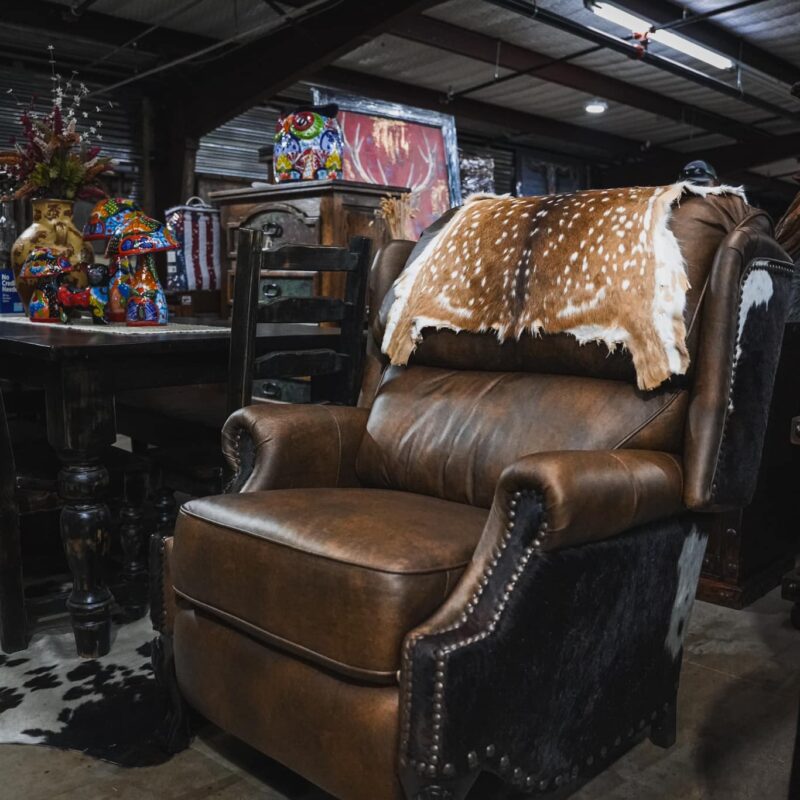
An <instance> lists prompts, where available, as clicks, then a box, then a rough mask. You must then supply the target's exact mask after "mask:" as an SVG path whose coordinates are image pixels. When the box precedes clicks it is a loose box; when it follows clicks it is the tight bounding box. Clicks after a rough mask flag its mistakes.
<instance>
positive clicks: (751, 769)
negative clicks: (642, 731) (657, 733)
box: [0, 590, 800, 800]
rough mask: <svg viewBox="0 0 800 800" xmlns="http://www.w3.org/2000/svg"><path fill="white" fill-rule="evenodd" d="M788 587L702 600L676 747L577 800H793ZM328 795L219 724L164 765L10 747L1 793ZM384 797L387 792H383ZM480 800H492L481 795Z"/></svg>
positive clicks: (793, 640)
mask: <svg viewBox="0 0 800 800" xmlns="http://www.w3.org/2000/svg"><path fill="white" fill-rule="evenodd" d="M788 614H789V605H788V603H785V602H783V601H781V599H780V597H779V595H778V592H777V590H776V591H774V592H772V593H771V594H769V595H768V596H767V597H765V598H763V599H762V600H760V601H759V602H757V603H755V604H754V605H753V606H751V607H750V608H749V609H747V610H745V611H739V612H737V611H730V610H728V609H724V608H719V607H717V606H712V605H708V604H705V603H698V604H697V605H696V606H695V611H694V615H693V618H692V623H691V626H690V629H689V634H688V639H687V644H686V653H685V657H684V668H683V678H682V682H681V692H680V712H679V732H678V741H677V743H676V745H675V746H674V747H673V748H671V749H670V750H668V751H664V750H660V749H659V748H657V747H654V746H653V745H652V744H650V743H649V742H647V741H645V742H642V743H641V744H639V745H638V746H637V747H636V748H634V749H633V750H632V751H631V752H630V753H628V754H627V755H626V756H625V757H623V758H622V759H621V760H619V761H618V762H617V763H616V764H615V765H614V766H613V767H611V768H610V769H609V770H607V771H606V772H605V773H603V774H602V775H600V776H599V777H597V778H596V779H595V780H594V781H592V782H591V783H590V784H587V785H586V786H585V787H583V789H581V790H580V791H579V792H578V793H576V794H574V795H573V796H572V800H667V799H669V800H787V799H788V783H789V772H790V763H791V758H792V748H793V744H794V734H795V724H796V719H797V709H798V694H799V693H800V631H796V630H794V629H793V628H792V627H791V626H790V625H789V622H788ZM66 798H80V799H81V800H107V799H108V800H111V798H114V799H115V800H154V799H155V798H157V799H158V800H199V799H200V798H213V799H214V800H250V798H261V799H262V800H263V799H266V800H329V795H326V794H325V793H324V792H321V791H319V790H318V789H315V788H314V787H313V786H311V785H309V784H308V783H306V782H305V781H303V780H302V779H301V778H299V777H297V776H296V775H293V774H292V773H290V772H289V771H288V770H286V769H284V768H282V767H280V766H279V765H277V764H276V763H274V762H272V761H269V760H268V759H265V758H264V757H262V756H261V755H259V754H258V753H256V752H255V751H253V750H251V749H250V748H248V747H246V746H245V745H242V744H241V743H238V742H236V741H235V740H233V739H232V738H231V737H228V736H226V735H224V734H222V733H221V732H219V731H217V730H216V729H213V728H209V729H207V730H205V731H203V732H202V733H201V735H200V736H198V738H197V739H196V740H195V743H194V744H193V746H192V747H191V748H190V749H188V750H186V751H185V752H183V753H181V754H179V755H178V756H176V757H175V758H173V759H172V760H171V761H169V762H168V763H166V764H164V765H162V766H159V767H148V768H141V769H133V770H125V769H122V768H120V767H115V766H111V765H109V764H106V763H104V762H101V761H95V760H93V759H91V758H89V757H87V756H83V755H81V754H79V753H74V752H64V751H58V750H51V749H48V748H43V747H29V746H28V747H26V746H17V745H2V746H0V800H56V799H58V800H66ZM375 800H380V799H379V798H376V799H375ZM475 800H485V799H484V798H475Z"/></svg>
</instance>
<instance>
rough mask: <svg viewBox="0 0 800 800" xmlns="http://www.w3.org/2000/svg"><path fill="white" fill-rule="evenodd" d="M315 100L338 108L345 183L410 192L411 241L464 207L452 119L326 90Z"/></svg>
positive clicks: (421, 110) (420, 110)
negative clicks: (450, 211) (449, 212)
mask: <svg viewBox="0 0 800 800" xmlns="http://www.w3.org/2000/svg"><path fill="white" fill-rule="evenodd" d="M314 98H315V102H335V103H336V104H337V105H338V106H339V116H338V120H339V124H340V126H341V129H342V134H343V137H344V178H345V180H348V181H360V182H364V183H375V184H384V185H386V186H405V187H408V188H409V189H411V192H412V197H411V200H412V204H413V206H414V217H413V220H412V228H413V230H410V231H409V232H408V235H409V236H413V237H414V238H419V235H420V234H421V233H422V231H423V230H425V228H427V227H428V226H429V225H431V224H432V223H433V222H435V221H436V220H437V219H438V218H439V217H440V216H441V215H442V214H443V213H444V212H445V211H447V210H448V209H449V208H450V207H451V206H454V205H459V204H460V203H461V187H460V180H459V170H458V147H457V143H456V136H455V124H454V121H453V118H452V117H451V116H448V115H446V114H439V113H437V112H433V111H426V110H423V109H415V108H409V107H408V106H401V105H398V104H394V103H384V102H382V101H377V100H370V99H368V98H359V97H353V96H350V95H341V94H332V93H327V92H324V91H323V90H316V91H315V95H314Z"/></svg>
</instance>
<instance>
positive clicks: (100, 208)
mask: <svg viewBox="0 0 800 800" xmlns="http://www.w3.org/2000/svg"><path fill="white" fill-rule="evenodd" d="M140 213H141V209H140V208H139V205H138V204H137V203H136V202H134V201H133V200H130V199H128V198H127V197H106V198H104V199H103V200H100V201H99V202H98V203H97V204H96V205H95V207H94V208H93V209H92V212H91V214H89V219H88V221H87V222H86V224H85V225H84V226H83V238H84V240H85V241H87V242H91V241H96V240H103V239H108V238H109V237H110V236H111V234H112V233H114V231H115V230H116V229H117V228H118V227H119V226H120V225H123V224H124V223H125V222H127V221H128V220H129V219H130V218H131V217H132V216H133V215H134V214H140Z"/></svg>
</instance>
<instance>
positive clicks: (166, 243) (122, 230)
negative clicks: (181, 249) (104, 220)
mask: <svg viewBox="0 0 800 800" xmlns="http://www.w3.org/2000/svg"><path fill="white" fill-rule="evenodd" d="M177 248H178V243H177V242H176V241H175V238H174V237H173V235H172V234H171V233H170V232H169V230H167V226H166V225H164V223H163V222H159V221H158V220H155V219H152V218H151V217H148V216H146V215H145V214H142V213H141V212H138V213H136V214H134V215H133V216H131V218H130V219H128V220H127V221H126V222H125V223H124V224H123V225H120V226H119V227H118V228H117V229H116V230H115V231H113V232H112V234H111V237H110V238H109V240H108V246H107V247H106V255H107V256H142V255H147V254H149V253H158V252H160V251H162V250H177Z"/></svg>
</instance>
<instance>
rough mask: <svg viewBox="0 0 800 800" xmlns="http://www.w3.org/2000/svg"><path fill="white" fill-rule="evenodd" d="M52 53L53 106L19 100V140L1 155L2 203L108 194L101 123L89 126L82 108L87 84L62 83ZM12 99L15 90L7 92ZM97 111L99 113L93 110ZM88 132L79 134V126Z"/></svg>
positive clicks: (108, 165) (107, 165)
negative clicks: (103, 180)
mask: <svg viewBox="0 0 800 800" xmlns="http://www.w3.org/2000/svg"><path fill="white" fill-rule="evenodd" d="M48 49H49V50H50V64H51V69H52V78H51V79H52V82H53V88H52V91H51V95H52V98H51V102H50V103H49V104H48V106H47V108H46V109H44V110H37V109H36V107H35V106H36V97H33V98H31V100H30V102H29V103H28V104H27V105H24V104H23V103H21V102H19V101H18V103H17V104H18V105H19V106H22V108H23V110H22V111H21V113H20V117H19V120H20V125H21V128H22V137H21V140H20V141H12V144H13V145H14V149H13V150H7V151H4V152H0V196H2V198H3V199H12V198H14V199H18V198H26V197H30V198H37V197H47V198H52V199H54V200H97V199H99V198H101V197H105V196H106V195H107V192H106V191H105V190H104V189H103V187H102V184H101V182H100V180H101V176H102V175H105V174H110V172H111V159H110V158H107V157H106V156H101V155H100V146H99V145H93V144H92V143H91V142H90V140H89V137H90V136H95V135H96V139H97V141H102V138H103V137H102V135H101V134H100V133H99V130H100V128H101V127H102V121H100V120H98V121H96V122H94V123H92V122H91V121H90V120H89V112H88V111H86V110H83V109H82V108H81V106H82V104H83V103H84V101H85V100H86V98H87V95H88V94H89V89H88V88H87V86H86V84H85V83H78V82H76V81H75V76H76V73H73V74H72V76H71V77H70V78H69V80H67V81H66V82H63V81H62V78H61V75H59V74H58V73H57V72H56V71H55V59H54V57H53V46H52V45H50V46H49V47H48ZM8 93H9V94H13V90H11V89H9V90H8ZM95 111H100V107H99V106H96V107H95ZM79 118H80V120H81V124H82V126H84V127H86V128H87V130H83V131H82V130H79V128H78V122H79Z"/></svg>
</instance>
